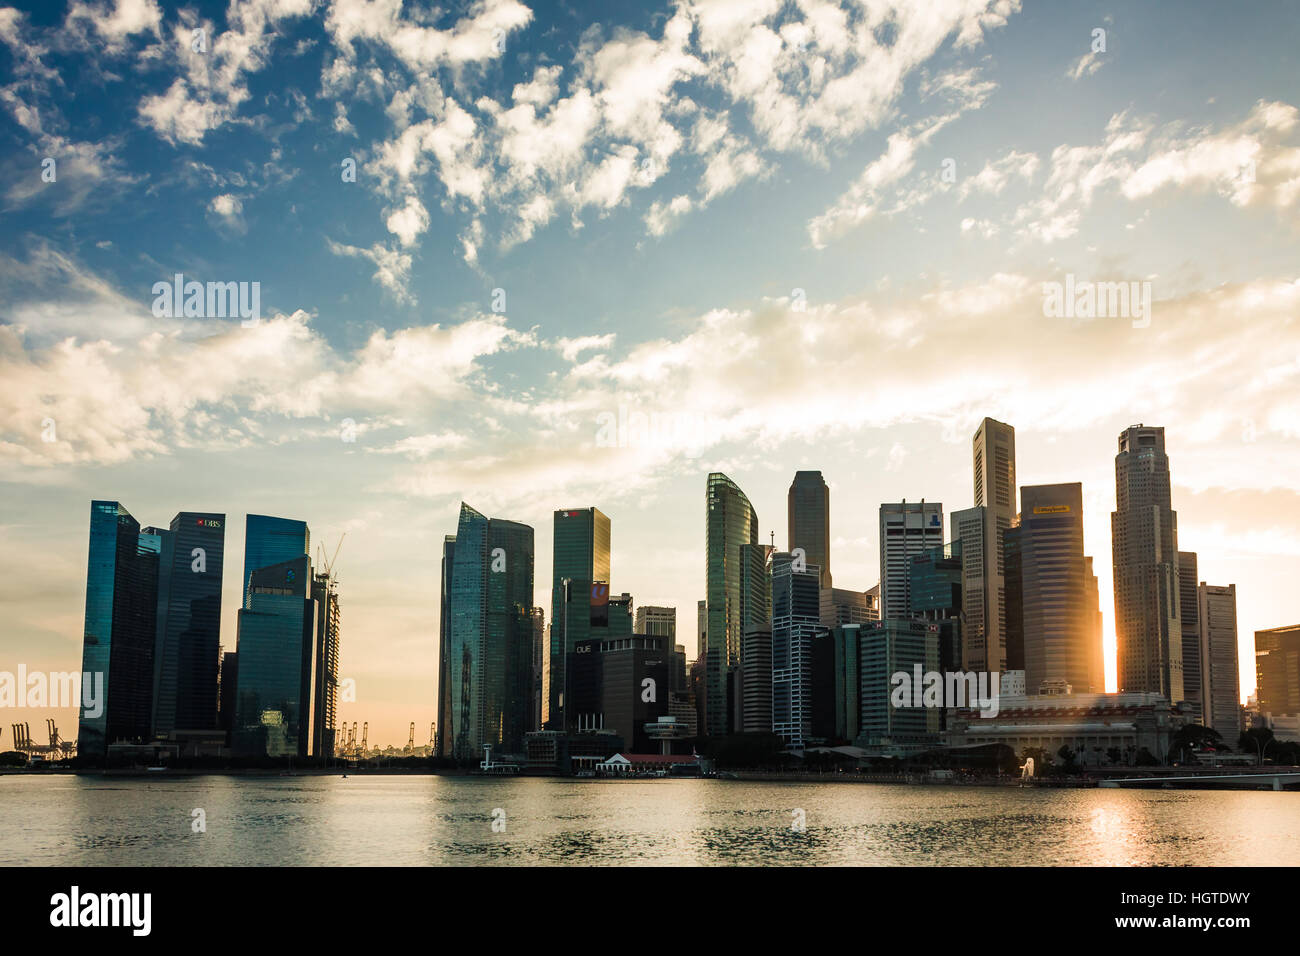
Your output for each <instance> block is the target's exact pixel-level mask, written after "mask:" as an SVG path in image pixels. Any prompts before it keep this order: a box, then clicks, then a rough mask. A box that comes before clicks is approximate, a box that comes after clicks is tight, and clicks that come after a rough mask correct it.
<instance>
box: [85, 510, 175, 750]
mask: <svg viewBox="0 0 1300 956" xmlns="http://www.w3.org/2000/svg"><path fill="white" fill-rule="evenodd" d="M160 548H161V539H160V536H159V535H158V534H157V533H154V532H150V533H146V534H141V532H140V524H139V522H137V521H136V520H135V519H134V518H133V517H131V514H130V512H128V511H127V510H126V509H125V508H123V507H122V505H121V504H119V503H118V502H116V501H92V502H91V503H90V549H89V556H88V560H87V564H86V616H85V628H84V631H83V643H82V657H81V670H82V673H83V675H84V676H83V680H91V681H93V682H94V686H95V688H96V689H97V690H98V691H99V699H98V707H91V708H87V707H86V705H85V702H84V698H85V691H84V690H83V702H82V705H81V709H80V713H79V717H78V726H77V751H78V753H79V754H81V755H83V756H103V755H104V754H105V753H107V750H108V745H109V744H111V743H114V742H116V741H118V740H123V741H130V742H138V741H143V740H146V739H147V738H148V736H149V731H150V727H149V722H150V709H151V705H152V687H153V651H154V638H155V631H156V628H157V615H158V559H159V549H160Z"/></svg>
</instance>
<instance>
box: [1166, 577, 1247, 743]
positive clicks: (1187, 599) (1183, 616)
mask: <svg viewBox="0 0 1300 956" xmlns="http://www.w3.org/2000/svg"><path fill="white" fill-rule="evenodd" d="M1197 580H1198V578H1197V567H1196V552H1195V551H1179V552H1178V620H1179V623H1180V624H1181V625H1182V631H1181V634H1182V649H1183V713H1184V714H1185V715H1186V716H1187V718H1188V719H1189V720H1190V721H1191V722H1193V723H1197V724H1201V723H1204V722H1205V720H1206V719H1208V718H1207V717H1206V709H1205V703H1204V700H1203V699H1202V697H1201V684H1202V681H1201V677H1202V674H1201V670H1202V667H1201V613H1200V600H1199V597H1198V595H1197V585H1196V582H1197ZM1234 693H1235V692H1234ZM1233 699H1234V701H1235V699H1236V698H1235V696H1234V698H1233ZM1206 726H1209V725H1208V724H1206Z"/></svg>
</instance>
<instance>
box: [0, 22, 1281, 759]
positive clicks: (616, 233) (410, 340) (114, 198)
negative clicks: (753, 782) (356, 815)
mask: <svg viewBox="0 0 1300 956" xmlns="http://www.w3.org/2000/svg"><path fill="white" fill-rule="evenodd" d="M1098 30H1101V31H1104V40H1105V49H1104V51H1102V50H1094V49H1093V47H1094V46H1095V45H1096V44H1097V39H1096V38H1097V34H1096V33H1095V31H1098ZM195 31H202V35H203V39H204V44H203V46H204V50H203V51H201V52H196V51H195V50H194V49H193V47H194V38H195ZM1298 38H1300V9H1297V8H1296V7H1295V6H1294V5H1293V4H1284V3H1276V4H1264V3H1260V4H1245V5H1242V6H1240V7H1234V8H1232V9H1230V10H1229V9H1227V8H1224V7H1223V6H1222V5H1220V4H1212V3H1176V4H1175V3H1141V4H1124V5H1115V6H1110V5H1105V4H1090V3H1079V4H1068V5H1066V4H1026V5H1024V6H1023V8H1022V5H1021V4H1019V3H1016V2H1011V0H993V2H985V0H950V2H942V3H940V2H935V3H927V4H898V5H897V6H894V5H891V4H888V3H874V2H873V3H861V4H860V3H846V4H843V5H840V4H835V3H829V2H821V0H805V2H797V3H796V2H790V3H777V2H770V0H769V2H764V0H758V2H740V0H714V2H700V3H681V4H673V5H662V6H657V7H656V6H650V5H645V4H623V3H598V4H590V5H583V4H563V5H558V4H557V5H549V4H548V5H537V6H535V7H530V6H528V5H526V4H524V3H522V2H519V0H490V2H484V3H476V4H471V5H454V6H447V7H443V8H434V7H430V6H427V5H424V4H417V3H411V2H407V3H405V4H403V3H399V2H397V0H375V2H364V0H337V2H329V0H244V2H240V0H236V2H232V3H229V4H225V3H201V4H190V5H181V6H176V5H160V4H156V3H154V2H152V0H99V2H80V0H78V2H74V3H70V4H60V3H49V4H36V5H31V6H30V7H23V6H21V5H20V6H18V7H3V8H0V170H3V173H4V178H3V181H2V184H0V216H2V217H3V222H4V229H3V231H0V257H2V259H0V263H2V265H3V268H2V269H0V372H2V373H3V377H2V378H0V483H3V484H2V487H3V489H4V495H3V504H0V542H2V546H0V579H2V580H3V581H4V582H5V583H4V584H0V596H2V597H3V601H4V603H5V605H6V614H5V615H4V616H5V618H6V621H7V623H6V624H5V625H4V626H5V627H6V629H7V633H6V635H5V639H4V645H3V647H4V650H5V652H6V656H9V655H16V658H15V659H16V660H19V659H20V660H23V661H25V662H26V663H27V664H28V666H29V668H37V667H45V668H50V669H64V668H70V667H73V666H75V664H76V661H78V660H79V656H80V631H81V614H82V601H83V588H84V578H85V548H86V543H85V533H86V525H87V517H88V511H89V500H90V499H91V498H92V497H103V498H117V499H120V500H122V501H123V503H124V504H126V506H127V507H128V508H129V509H131V510H132V512H133V513H134V514H135V515H136V516H137V517H138V518H139V519H140V520H141V521H142V523H153V524H163V523H165V522H166V521H168V520H169V519H170V517H171V515H172V514H173V513H174V512H175V511H177V510H182V509H186V510H214V511H218V510H224V511H226V512H227V513H228V515H229V516H230V526H231V528H232V529H233V530H232V535H231V537H230V539H228V548H229V549H230V552H229V553H231V554H232V555H235V554H238V553H240V551H239V548H240V547H241V542H240V540H239V535H240V534H241V533H242V516H243V514H244V513H246V512H250V511H252V512H263V513H272V514H283V515H285V516H288V517H300V518H303V519H305V520H307V521H308V522H309V524H310V525H311V526H312V529H313V532H314V534H315V535H316V538H317V540H318V541H321V542H328V543H329V545H330V546H331V549H332V545H333V543H334V542H336V541H337V539H338V536H339V534H341V533H343V532H344V531H346V532H347V533H348V539H347V542H346V544H345V545H344V549H343V553H342V556H341V559H340V569H341V571H342V573H343V575H344V578H343V581H344V590H343V595H344V620H345V626H346V635H347V638H346V641H345V651H344V669H345V670H346V671H350V672H352V673H353V675H354V676H356V677H357V679H358V687H359V694H360V700H359V701H358V704H357V705H356V706H355V708H350V709H349V711H348V712H347V713H345V717H346V718H347V719H349V720H350V719H359V720H366V719H369V720H370V721H371V722H372V723H373V724H375V725H376V728H377V729H378V731H379V734H378V737H379V739H390V738H391V739H396V740H398V741H399V742H401V740H400V738H402V736H403V734H404V728H405V726H406V723H407V721H408V720H414V721H416V723H417V724H418V725H421V726H423V725H424V723H426V722H427V721H428V720H430V719H432V716H433V712H434V704H433V701H434V674H435V667H434V663H435V644H436V641H435V635H436V633H437V590H436V580H437V559H438V553H439V543H440V541H441V536H442V534H444V533H449V532H451V531H453V530H454V525H455V514H456V509H457V507H458V504H459V502H460V500H462V499H464V500H467V501H468V502H469V503H470V504H472V505H474V506H475V507H476V508H478V509H479V510H482V511H484V512H485V513H488V514H492V515H497V516H500V517H509V518H513V519H516V520H523V521H528V522H529V523H531V524H532V525H533V526H534V527H535V528H536V530H537V539H536V543H537V552H538V559H537V566H536V580H537V582H538V586H537V594H538V598H539V600H538V603H539V604H542V605H546V604H548V602H547V601H546V600H545V599H544V597H543V595H544V594H545V593H546V588H547V583H548V582H549V570H550V533H551V519H550V512H551V511H552V510H553V509H555V508H557V507H568V506H579V505H588V504H595V505H598V506H599V507H601V508H602V510H604V511H605V512H606V513H607V514H609V515H610V516H611V518H612V519H613V529H614V542H613V547H614V557H613V561H614V571H613V576H614V579H615V580H614V581H613V586H614V588H615V590H616V591H623V590H627V591H630V592H631V593H632V594H633V596H634V598H635V599H636V601H637V603H662V604H673V605H676V606H677V607H678V608H679V619H680V622H679V623H680V626H681V632H680V635H679V639H680V640H682V642H683V643H686V644H687V646H688V648H690V649H691V651H692V653H693V651H694V642H695V634H694V623H693V622H694V611H693V609H694V603H695V601H696V600H697V599H698V598H699V597H700V596H702V594H703V583H704V582H703V574H704V570H703V492H704V478H705V475H706V474H707V472H708V471H710V470H714V469H718V470H724V471H726V472H727V473H728V474H729V475H730V476H731V477H732V478H733V479H735V480H736V481H737V482H738V483H739V484H740V485H741V486H742V487H743V488H745V489H746V491H747V492H748V493H749V495H750V497H751V499H753V501H754V503H755V505H756V507H757V509H758V512H759V517H760V525H761V528H762V532H763V535H764V537H765V538H766V535H767V532H768V531H769V530H775V531H776V534H777V539H776V540H777V544H778V545H783V544H784V541H783V538H784V528H785V515H784V500H785V499H784V490H785V488H786V486H787V485H788V483H789V481H790V478H791V477H792V475H793V473H794V471H795V470H796V469H798V468H807V467H812V468H821V469H822V470H823V471H824V472H825V474H826V476H827V480H828V481H829V482H830V484H831V487H832V508H833V513H832V520H833V527H832V531H833V535H834V538H835V542H834V545H833V551H832V567H833V569H834V571H835V578H836V584H837V586H848V587H858V588H866V587H870V586H871V585H873V584H875V583H876V581H877V580H878V575H877V571H876V564H877V560H876V554H877V551H876V548H877V542H876V535H875V513H876V507H877V505H878V504H879V502H881V501H885V500H897V499H898V498H902V497H907V498H919V497H926V498H928V499H931V500H941V501H943V502H944V504H945V507H946V509H947V510H950V511H951V510H954V509H957V508H961V507H966V506H968V505H969V504H970V503H971V477H970V452H969V440H970V435H971V434H972V433H973V431H974V429H975V426H976V425H977V424H978V421H979V419H980V418H981V417H983V416H984V415H986V414H987V415H992V416H994V417H997V418H1000V419H1002V420H1004V421H1008V422H1011V423H1012V424H1013V425H1015V426H1016V428H1017V433H1018V452H1019V458H1020V461H1019V465H1020V468H1019V471H1020V474H1019V478H1020V482H1021V483H1022V484H1034V483H1048V482H1054V481H1074V480H1078V481H1083V482H1084V490H1085V503H1086V506H1087V507H1086V511H1087V525H1086V532H1087V547H1088V550H1089V553H1091V554H1093V555H1094V556H1095V558H1096V561H1097V565H1098V571H1099V574H1100V575H1101V577H1102V610H1103V613H1105V614H1106V615H1107V620H1108V622H1109V618H1110V617H1111V616H1113V605H1112V604H1111V598H1110V586H1109V584H1110V582H1109V577H1110V557H1109V554H1108V551H1109V516H1108V512H1109V511H1110V509H1111V508H1112V507H1113V504H1114V485H1113V470H1112V469H1113V464H1112V461H1113V455H1114V450H1115V437H1116V436H1117V435H1118V433H1119V431H1120V430H1121V429H1122V428H1123V427H1125V426H1126V425H1128V424H1131V423H1133V422H1137V421H1145V422H1146V423H1148V424H1163V425H1165V426H1166V428H1167V429H1168V444H1169V450H1170V455H1171V458H1172V460H1173V468H1174V479H1175V501H1174V504H1175V508H1176V509H1178V511H1179V514H1180V532H1181V541H1180V543H1181V546H1182V547H1183V548H1184V549H1186V550H1196V551H1198V553H1199V554H1200V562H1201V568H1202V576H1203V577H1207V580H1209V581H1211V583H1224V584H1226V583H1231V582H1234V581H1235V582H1236V583H1237V585H1238V589H1239V593H1240V599H1239V603H1240V607H1239V611H1240V617H1241V620H1240V629H1241V634H1242V654H1243V657H1242V664H1243V667H1242V671H1243V675H1242V685H1243V690H1249V689H1250V688H1251V687H1252V686H1253V683H1254V679H1253V665H1252V659H1251V657H1250V656H1249V654H1250V652H1251V648H1252V645H1251V632H1253V630H1254V629H1255V628H1262V627H1270V626H1276V625H1280V624H1285V623H1294V621H1293V618H1294V613H1293V608H1292V607H1291V606H1290V605H1289V604H1288V603H1287V602H1286V601H1285V593H1286V583H1287V582H1289V581H1291V580H1293V579H1294V577H1295V575H1296V573H1297V572H1300V545H1297V543H1296V542H1297V540H1300V535H1298V534H1297V532H1298V531H1300V477H1297V476H1300V468H1297V467H1296V466H1297V464H1298V463H1300V453H1298V451H1297V443H1296V442H1297V437H1298V435H1300V429H1298V428H1297V426H1296V422H1297V421H1300V403H1298V402H1297V398H1296V395H1297V394H1300V391H1298V390H1297V384H1298V380H1300V335H1298V334H1297V328H1296V315H1297V311H1298V310H1297V306H1298V305H1300V283H1298V273H1297V269H1296V262H1297V261H1298V257H1297V251H1298V243H1297V239H1298V236H1297V227H1296V223H1297V211H1298V210H1300V120H1298V119H1297V107H1298V106H1300V81H1297V77H1300V62H1298V60H1300V54H1298V53H1297V49H1300V44H1298V43H1297V42H1296V41H1297V39H1298ZM47 157H48V158H53V159H54V161H55V164H56V165H55V169H56V172H57V175H56V178H55V180H54V181H53V182H46V181H44V180H43V179H42V176H41V173H42V168H43V167H42V161H43V160H44V159H46V158H47ZM346 159H352V160H355V162H356V169H357V175H356V181H355V182H344V181H343V178H342V176H341V165H342V164H343V162H344V160H346ZM945 171H948V172H950V173H951V175H950V176H948V177H945V175H944V174H945ZM176 272H182V273H184V274H185V276H186V277H187V278H190V279H196V280H198V281H203V282H206V281H237V282H258V283H260V289H261V303H262V316H261V320H260V322H258V323H257V324H256V325H255V326H253V327H250V328H244V327H242V326H241V324H240V323H239V322H238V321H232V320H229V319H222V318H192V319H170V318H159V317H156V316H154V315H153V314H152V313H151V311H150V305H151V303H152V300H153V295H152V293H151V289H152V286H153V284H154V283H155V282H158V281H160V280H162V281H168V280H170V278H171V276H172V275H173V274H174V273H176ZM1067 273H1069V274H1074V275H1076V276H1078V277H1080V278H1083V279H1090V280H1094V281H1105V282H1111V281H1148V282H1150V283H1151V288H1152V292H1153V298H1154V300H1155V307H1154V310H1153V311H1154V316H1153V322H1152V323H1151V326H1150V327H1149V328H1134V327H1132V326H1131V324H1130V323H1128V322H1127V321H1124V320H1117V319H1113V318H1112V319H1095V320H1091V321H1089V320H1076V321H1067V320H1060V319H1051V318H1048V317H1045V316H1044V314H1043V308H1042V300H1043V293H1042V283H1043V282H1050V281H1059V280H1061V279H1062V277H1063V276H1064V275H1065V274H1067ZM494 290H502V293H504V311H494V309H493V305H494ZM500 303H501V295H500V294H497V296H496V304H498V305H499V304H500ZM620 409H628V410H630V411H632V412H641V413H643V414H645V415H647V416H650V415H653V416H656V420H657V421H660V422H668V423H669V425H670V426H671V427H668V428H667V429H666V430H663V429H661V431H660V432H659V433H657V434H656V435H652V436H650V437H649V438H646V437H644V436H642V437H640V438H638V437H636V436H634V440H633V441H632V442H631V443H630V445H628V446H627V447H619V448H604V447H600V446H599V444H598V442H597V434H598V424H597V423H598V420H599V417H600V416H601V415H602V414H617V413H618V412H619V410H620ZM47 420H53V421H54V423H55V426H56V427H55V431H56V435H57V438H56V440H54V441H49V440H43V436H45V435H46V433H47V432H48V429H47V428H46V427H45V425H44V423H45V422H46V421H47ZM346 422H351V423H354V425H355V438H356V440H355V441H343V440H342V437H341V436H342V434H343V431H344V428H345V423H346ZM687 435H688V437H689V440H688V441H683V440H682V439H683V436H687ZM1261 514H1265V515H1268V516H1269V518H1268V519H1267V520H1261V519H1260V517H1259V516H1260V515H1261ZM238 564H239V562H238V561H237V560H232V561H230V562H228V569H229V575H228V576H229V577H230V578H231V580H234V581H237V580H238V575H239V567H238ZM234 593H236V591H235V590H234V588H233V587H232V588H231V589H229V594H234ZM235 603H236V602H235V601H234V600H228V601H227V604H228V607H227V608H226V621H225V626H224V632H223V643H225V644H226V646H227V647H231V646H233V645H234V643H235V632H234V617H233V612H234V608H235ZM1107 629H1108V633H1109V623H1108V626H1107ZM2 666H8V665H0V667H2ZM9 669H12V666H10V667H9ZM34 719H36V720H39V719H40V716H39V715H36V716H35V717H34ZM66 722H67V723H71V720H70V719H69V720H67V721H66ZM372 739H374V738H373V736H372Z"/></svg>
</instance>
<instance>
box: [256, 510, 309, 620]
mask: <svg viewBox="0 0 1300 956" xmlns="http://www.w3.org/2000/svg"><path fill="white" fill-rule="evenodd" d="M304 554H305V555H308V556H310V555H311V531H310V530H308V528H307V522H305V521H297V520H295V519H293V518H273V517H271V516H269V515H248V517H247V518H246V519H245V520H244V591H243V594H242V595H240V598H241V604H240V606H241V607H247V606H248V581H249V578H251V577H252V576H253V572H254V571H258V570H261V569H262V568H269V567H270V566H271V565H273V564H279V563H280V562H281V561H291V560H293V559H294V558H296V557H299V556H300V555H304Z"/></svg>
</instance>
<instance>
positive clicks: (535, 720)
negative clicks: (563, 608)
mask: <svg viewBox="0 0 1300 956" xmlns="http://www.w3.org/2000/svg"><path fill="white" fill-rule="evenodd" d="M529 613H530V615H531V617H532V621H533V697H532V703H531V705H530V706H529V710H528V729H529V730H530V731H534V730H541V729H542V711H543V709H544V708H543V706H542V701H543V699H544V696H545V694H546V689H547V688H546V662H547V660H548V658H549V657H550V653H551V652H550V648H549V647H548V646H547V644H546V609H545V608H540V607H535V608H533V609H532V610H531V611H530V612H529Z"/></svg>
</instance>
